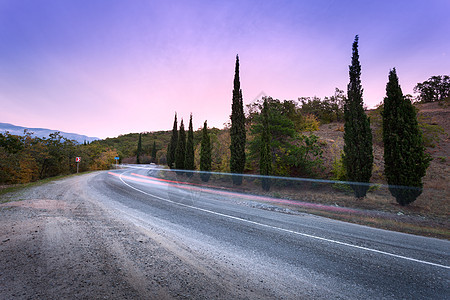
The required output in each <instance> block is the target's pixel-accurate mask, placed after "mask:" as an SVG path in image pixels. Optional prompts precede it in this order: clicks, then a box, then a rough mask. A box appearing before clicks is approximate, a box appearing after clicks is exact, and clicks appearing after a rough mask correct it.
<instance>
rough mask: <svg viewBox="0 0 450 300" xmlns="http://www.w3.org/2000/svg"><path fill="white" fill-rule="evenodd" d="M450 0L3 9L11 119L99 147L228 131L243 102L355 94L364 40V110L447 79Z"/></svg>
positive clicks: (95, 0) (0, 81) (93, 1)
mask: <svg viewBox="0 0 450 300" xmlns="http://www.w3.org/2000/svg"><path fill="white" fill-rule="evenodd" d="M449 15H450V1H448V0H441V1H439V0H405V1H401V0H387V1H385V0H381V1H369V0H367V1H366V0H353V1H352V0H342V1H332V0H315V1H301V0H297V1H261V0H260V1H245V0H240V1H234V0H233V1H230V0H228V1H214V0H213V1H211V0H205V1H144V0H142V1H139V0H130V1H120V0H102V1H101V0H86V1H81V0H77V1H64V0H29V1H26V0H20V1H17V0H0V104H1V105H0V106H1V108H0V122H5V123H12V124H14V125H19V126H25V127H43V128H49V129H58V130H61V131H65V132H75V133H79V134H85V135H88V136H96V137H100V138H105V137H114V136H118V135H119V134H126V133H130V132H144V131H157V130H170V129H171V127H172V123H173V116H174V113H175V111H176V112H177V113H178V116H179V119H181V118H184V119H185V121H187V120H188V119H189V114H190V113H191V112H192V114H193V120H194V129H197V128H199V127H201V126H202V124H203V122H204V121H205V120H208V124H209V126H210V127H212V126H215V127H219V128H222V127H223V124H224V123H226V122H228V120H229V115H230V111H231V98H232V88H233V76H234V64H235V57H236V54H239V57H240V66H241V69H240V71H241V87H242V92H243V98H244V104H249V103H251V102H252V101H254V100H255V99H257V98H261V95H268V96H272V97H273V98H278V99H280V100H284V99H292V100H296V99H297V98H299V97H302V96H305V97H308V96H318V97H321V98H322V97H325V96H331V95H333V94H334V89H335V87H338V88H340V89H343V90H345V91H346V89H347V83H348V65H349V64H350V60H351V46H352V42H353V40H354V38H355V35H356V34H358V35H359V37H360V39H359V54H360V62H361V66H362V77H361V79H362V85H363V88H364V94H363V97H364V102H365V104H366V105H367V106H369V107H373V106H375V105H376V104H378V103H379V102H380V101H382V99H383V97H384V95H385V87H386V82H387V78H388V73H389V70H390V69H391V68H393V67H395V68H396V69H397V74H398V76H399V79H400V84H401V86H402V89H403V92H404V93H405V94H408V93H409V94H412V93H413V87H414V86H415V84H417V83H418V82H423V81H425V80H427V79H428V78H429V77H430V76H432V75H443V74H449V72H450V18H449Z"/></svg>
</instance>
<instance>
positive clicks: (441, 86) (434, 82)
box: [414, 75, 450, 103]
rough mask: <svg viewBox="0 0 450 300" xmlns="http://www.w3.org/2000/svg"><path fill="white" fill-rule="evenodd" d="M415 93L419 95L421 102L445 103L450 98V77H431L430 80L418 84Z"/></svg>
mask: <svg viewBox="0 0 450 300" xmlns="http://www.w3.org/2000/svg"><path fill="white" fill-rule="evenodd" d="M414 92H415V93H419V96H418V99H419V101H420V102H424V103H426V102H434V101H443V100H445V99H448V98H450V76H448V75H439V76H431V77H430V78H429V79H428V80H426V81H424V82H422V83H418V84H417V85H416V86H415V87H414Z"/></svg>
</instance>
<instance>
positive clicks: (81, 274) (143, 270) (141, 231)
mask: <svg viewBox="0 0 450 300" xmlns="http://www.w3.org/2000/svg"><path fill="white" fill-rule="evenodd" d="M96 175H98V173H92V174H87V175H83V176H76V177H71V178H67V179H63V180H58V181H55V182H51V183H49V184H45V185H42V186H36V187H33V188H30V189H26V190H22V191H20V192H16V193H14V194H7V195H3V197H9V198H10V199H11V200H13V201H11V202H7V203H4V204H1V205H0V226H1V228H2V230H1V233H0V265H1V266H2V268H1V270H0V298H1V299H192V298H195V299H211V298H222V299H231V298H234V299H236V298H240V299H250V298H252V299H254V298H272V297H274V296H275V295H274V294H273V293H272V292H271V291H269V290H264V288H261V289H258V290H252V289H250V288H247V286H246V285H249V284H248V282H247V283H246V281H251V280H252V279H251V278H248V279H246V280H242V279H241V277H240V274H239V270H238V269H236V266H234V267H233V268H231V267H228V264H230V265H231V263H230V262H227V261H224V260H221V261H219V260H215V259H214V258H208V257H202V258H199V256H198V255H196V254H195V253H193V252H192V250H191V249H188V248H187V247H186V246H185V245H182V244H177V242H176V241H173V240H170V239H168V238H167V237H166V236H164V234H161V233H159V232H158V231H151V230H148V229H145V228H142V227H139V226H136V225H134V224H132V223H131V222H127V221H126V220H125V221H124V219H123V218H120V217H118V216H117V213H115V212H113V211H111V210H109V209H108V208H106V207H104V206H102V204H101V203H100V202H98V201H96V200H95V199H93V198H91V194H90V192H89V190H86V187H87V186H88V185H87V184H86V182H87V181H88V180H89V179H91V178H92V177H93V176H96Z"/></svg>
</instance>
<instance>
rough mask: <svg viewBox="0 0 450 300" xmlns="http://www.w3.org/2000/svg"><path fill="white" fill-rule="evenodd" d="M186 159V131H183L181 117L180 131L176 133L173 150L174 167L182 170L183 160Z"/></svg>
mask: <svg viewBox="0 0 450 300" xmlns="http://www.w3.org/2000/svg"><path fill="white" fill-rule="evenodd" d="M185 159H186V132H185V131H184V124H183V119H181V124H180V132H179V133H178V142H177V149H176V152H175V167H176V168H177V169H178V170H184V168H185V167H184V160H185Z"/></svg>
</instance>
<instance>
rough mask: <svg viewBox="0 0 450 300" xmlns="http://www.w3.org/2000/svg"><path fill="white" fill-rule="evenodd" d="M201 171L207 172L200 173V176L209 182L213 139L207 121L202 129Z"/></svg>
mask: <svg viewBox="0 0 450 300" xmlns="http://www.w3.org/2000/svg"><path fill="white" fill-rule="evenodd" d="M200 171H204V172H207V173H200V178H201V179H202V180H203V181H205V182H207V181H208V180H209V177H210V176H211V173H209V172H211V139H210V137H209V133H208V125H207V124H206V121H205V123H204V125H203V129H202V143H201V148H200Z"/></svg>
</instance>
